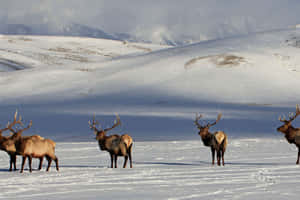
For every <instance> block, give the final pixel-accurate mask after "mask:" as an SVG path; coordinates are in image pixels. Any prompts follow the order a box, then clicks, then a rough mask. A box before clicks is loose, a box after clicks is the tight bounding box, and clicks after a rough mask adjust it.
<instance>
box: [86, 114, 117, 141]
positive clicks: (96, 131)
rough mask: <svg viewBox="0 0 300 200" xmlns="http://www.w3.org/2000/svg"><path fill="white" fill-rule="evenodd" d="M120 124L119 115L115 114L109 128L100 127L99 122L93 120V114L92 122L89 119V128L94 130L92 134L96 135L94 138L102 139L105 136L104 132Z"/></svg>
mask: <svg viewBox="0 0 300 200" xmlns="http://www.w3.org/2000/svg"><path fill="white" fill-rule="evenodd" d="M120 124H121V121H120V117H119V115H116V120H115V121H114V124H113V126H112V127H110V128H106V129H102V128H101V125H100V123H99V122H98V121H97V120H95V115H94V117H93V122H91V121H89V126H90V129H92V130H93V131H94V134H95V135H96V140H98V141H99V140H102V139H103V138H104V137H105V136H106V132H107V131H109V130H111V129H113V128H115V127H117V126H118V125H120ZM96 125H99V128H97V127H96Z"/></svg>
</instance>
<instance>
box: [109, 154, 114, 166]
mask: <svg viewBox="0 0 300 200" xmlns="http://www.w3.org/2000/svg"><path fill="white" fill-rule="evenodd" d="M110 167H111V168H113V167H114V155H113V154H112V153H110Z"/></svg>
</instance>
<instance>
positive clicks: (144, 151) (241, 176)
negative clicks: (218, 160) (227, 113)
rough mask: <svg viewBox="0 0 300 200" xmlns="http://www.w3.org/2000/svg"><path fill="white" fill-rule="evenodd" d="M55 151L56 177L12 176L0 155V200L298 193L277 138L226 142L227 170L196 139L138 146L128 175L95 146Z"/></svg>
mask: <svg viewBox="0 0 300 200" xmlns="http://www.w3.org/2000/svg"><path fill="white" fill-rule="evenodd" d="M56 152H57V156H58V158H59V159H60V160H59V161H60V171H59V172H56V171H55V167H54V166H52V168H51V169H50V172H49V173H46V172H45V167H46V166H45V165H44V167H43V170H42V171H33V172H32V173H31V174H30V173H29V171H27V170H25V171H24V173H23V174H20V173H19V172H9V171H8V170H7V169H8V156H7V155H6V154H5V153H4V152H0V169H1V170H0V177H1V178H0V188H1V193H0V199H168V200H180V199H220V198H221V199H242V200H246V199H280V200H282V199H289V200H290V199H298V198H299V194H300V193H299V191H300V186H299V179H300V173H299V172H300V167H299V166H297V165H296V164H295V162H296V154H297V151H296V148H295V147H294V146H292V145H289V144H288V143H287V142H286V141H285V140H284V139H283V138H281V137H275V138H274V139H270V138H252V139H230V141H229V145H228V148H227V152H226V154H225V161H226V165H225V166H224V167H218V166H211V157H210V149H209V148H206V147H204V146H203V144H202V142H201V141H200V139H198V140H195V141H168V142H166V141H165V142H135V144H134V149H133V158H134V165H133V168H132V169H130V168H126V169H123V168H118V169H110V168H109V167H108V166H109V162H110V161H109V154H108V153H106V152H100V151H99V148H98V146H97V143H96V142H82V143H71V142H70V143H58V144H57V150H56ZM20 160H21V159H20V158H18V168H19V167H20ZM122 163H123V159H122V158H121V159H119V166H121V165H122ZM45 164H46V162H45ZM37 165H38V162H37V161H36V162H35V163H34V167H35V168H36V167H37ZM26 169H27V163H26Z"/></svg>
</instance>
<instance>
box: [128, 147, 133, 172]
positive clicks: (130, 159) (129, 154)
mask: <svg viewBox="0 0 300 200" xmlns="http://www.w3.org/2000/svg"><path fill="white" fill-rule="evenodd" d="M131 149H132V144H131V145H130V147H129V149H128V156H129V161H130V168H132V157H131Z"/></svg>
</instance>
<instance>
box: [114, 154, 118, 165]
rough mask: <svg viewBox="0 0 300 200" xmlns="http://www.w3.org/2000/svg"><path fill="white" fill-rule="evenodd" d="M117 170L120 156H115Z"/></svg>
mask: <svg viewBox="0 0 300 200" xmlns="http://www.w3.org/2000/svg"><path fill="white" fill-rule="evenodd" d="M115 168H118V156H117V155H115Z"/></svg>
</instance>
